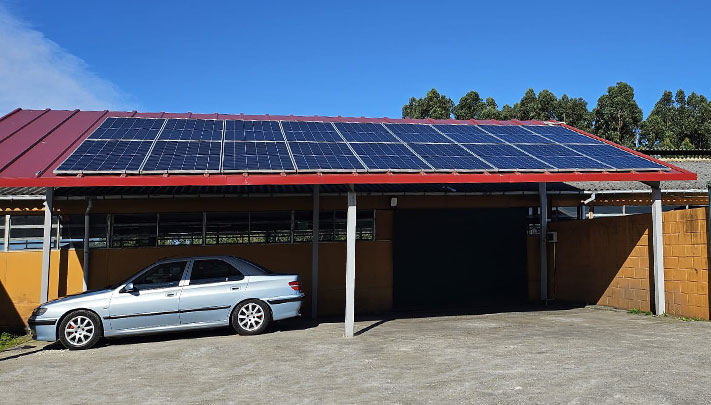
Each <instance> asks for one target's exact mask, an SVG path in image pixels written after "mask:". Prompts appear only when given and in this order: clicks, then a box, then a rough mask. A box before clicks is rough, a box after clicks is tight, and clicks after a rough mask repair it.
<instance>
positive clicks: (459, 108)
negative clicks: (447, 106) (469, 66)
mask: <svg viewBox="0 0 711 405" xmlns="http://www.w3.org/2000/svg"><path fill="white" fill-rule="evenodd" d="M485 108H486V103H484V100H482V99H481V97H480V96H479V93H477V92H476V91H470V92H468V93H467V94H465V95H464V97H462V98H460V99H459V103H458V104H457V105H456V106H455V107H454V109H453V112H454V118H456V119H458V120H469V119H472V118H473V119H477V118H479V116H480V115H481V113H482V111H483V110H484V109H485Z"/></svg>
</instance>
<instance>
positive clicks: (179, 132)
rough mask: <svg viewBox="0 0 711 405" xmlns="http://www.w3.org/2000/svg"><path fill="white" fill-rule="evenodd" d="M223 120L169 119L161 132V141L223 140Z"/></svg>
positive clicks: (159, 138)
mask: <svg viewBox="0 0 711 405" xmlns="http://www.w3.org/2000/svg"><path fill="white" fill-rule="evenodd" d="M222 125H223V121H217V120H193V119H169V120H168V122H166V124H165V128H163V131H162V132H161V133H160V136H159V137H158V140H161V141H221V140H222Z"/></svg>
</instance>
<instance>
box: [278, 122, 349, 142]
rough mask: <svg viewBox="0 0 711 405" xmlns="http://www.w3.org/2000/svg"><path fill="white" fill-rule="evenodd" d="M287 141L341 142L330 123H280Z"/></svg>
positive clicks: (341, 139)
mask: <svg viewBox="0 0 711 405" xmlns="http://www.w3.org/2000/svg"><path fill="white" fill-rule="evenodd" d="M281 124H282V126H283V127H284V134H285V135H286V140H287V141H302V142H343V138H341V136H340V135H338V132H336V130H335V129H334V128H333V125H331V123H330V122H306V121H282V123H281Z"/></svg>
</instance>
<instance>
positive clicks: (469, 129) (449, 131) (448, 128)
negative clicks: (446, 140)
mask: <svg viewBox="0 0 711 405" xmlns="http://www.w3.org/2000/svg"><path fill="white" fill-rule="evenodd" d="M434 127H435V128H437V129H438V130H439V131H440V132H442V133H443V134H445V135H447V136H448V137H450V138H452V139H453V140H454V141H455V142H459V143H504V141H502V140H501V139H499V138H496V137H494V136H491V135H489V134H487V133H486V132H484V131H483V130H482V129H480V128H479V127H477V126H474V125H444V124H439V125H434Z"/></svg>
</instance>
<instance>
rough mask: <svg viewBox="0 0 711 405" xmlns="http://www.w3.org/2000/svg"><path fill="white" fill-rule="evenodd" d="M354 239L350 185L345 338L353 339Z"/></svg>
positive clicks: (354, 225) (353, 193) (352, 196)
mask: <svg viewBox="0 0 711 405" xmlns="http://www.w3.org/2000/svg"><path fill="white" fill-rule="evenodd" d="M355 238H356V194H355V190H354V188H353V186H352V185H351V186H350V188H349V190H348V212H347V215H346V330H345V336H346V337H347V338H350V337H353V323H354V320H355Z"/></svg>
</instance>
